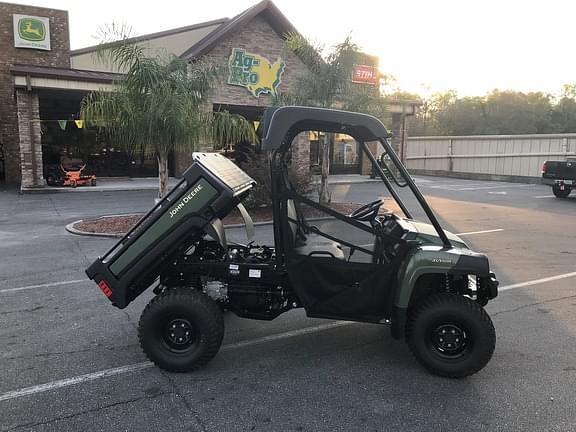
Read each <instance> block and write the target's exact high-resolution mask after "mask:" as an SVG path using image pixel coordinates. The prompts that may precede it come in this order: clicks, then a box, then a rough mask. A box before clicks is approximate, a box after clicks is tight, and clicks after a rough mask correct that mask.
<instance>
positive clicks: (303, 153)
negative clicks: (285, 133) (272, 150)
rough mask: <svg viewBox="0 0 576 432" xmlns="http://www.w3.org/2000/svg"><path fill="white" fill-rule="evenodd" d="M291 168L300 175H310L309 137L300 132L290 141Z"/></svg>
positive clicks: (306, 133) (305, 133)
mask: <svg viewBox="0 0 576 432" xmlns="http://www.w3.org/2000/svg"><path fill="white" fill-rule="evenodd" d="M291 168H292V170H293V172H294V173H297V174H298V175H299V176H302V177H309V176H310V139H309V137H308V132H302V133H300V134H298V135H297V136H296V138H294V141H293V142H292V167H291Z"/></svg>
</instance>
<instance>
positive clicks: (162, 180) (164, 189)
mask: <svg viewBox="0 0 576 432" xmlns="http://www.w3.org/2000/svg"><path fill="white" fill-rule="evenodd" d="M157 159H158V180H159V186H158V199H162V198H164V197H165V196H166V194H167V193H168V155H166V154H159V155H158V157H157Z"/></svg>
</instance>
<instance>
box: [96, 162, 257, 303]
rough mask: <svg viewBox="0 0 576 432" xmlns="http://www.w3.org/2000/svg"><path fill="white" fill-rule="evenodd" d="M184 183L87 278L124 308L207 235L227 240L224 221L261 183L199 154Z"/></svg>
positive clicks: (99, 260) (163, 200) (237, 169)
mask: <svg viewBox="0 0 576 432" xmlns="http://www.w3.org/2000/svg"><path fill="white" fill-rule="evenodd" d="M193 160H194V161H193V163H192V165H191V166H190V168H188V170H187V171H186V172H185V173H184V174H183V178H182V180H181V181H180V182H179V183H178V184H177V185H176V186H175V187H174V188H173V189H172V190H171V191H170V193H168V195H166V196H165V197H164V198H163V199H162V200H160V202H158V203H157V204H156V205H155V206H154V207H153V208H152V209H151V210H150V211H149V212H148V213H147V214H146V215H145V216H144V217H142V219H140V221H138V223H137V224H136V225H135V226H134V227H132V229H130V231H129V232H128V233H127V234H126V235H125V236H124V237H123V238H122V239H121V240H120V241H119V242H118V243H117V244H116V245H114V247H112V249H110V250H109V251H108V252H107V253H106V254H105V255H104V256H103V257H99V258H98V259H97V260H96V261H95V262H94V263H93V264H92V265H91V266H90V267H88V269H87V270H86V274H87V275H88V277H89V278H90V279H92V280H94V281H95V282H96V283H97V284H98V286H99V287H100V289H101V290H102V291H103V292H104V294H105V295H106V297H108V299H109V300H110V301H111V302H112V304H113V305H114V306H116V307H118V308H120V309H123V308H125V307H126V306H127V305H128V304H129V303H130V302H131V301H132V300H134V299H135V298H136V297H137V296H138V295H139V294H141V293H142V292H143V291H144V290H145V289H147V288H148V287H149V286H150V285H151V284H152V283H154V281H155V280H156V279H157V278H158V275H159V274H160V271H161V269H162V264H163V263H165V262H166V261H167V260H170V259H171V258H172V257H174V256H175V254H177V253H178V251H185V250H186V249H187V248H188V247H190V245H191V244H192V243H193V242H194V241H195V240H198V239H199V238H201V237H203V236H204V235H206V234H210V235H211V236H212V237H214V238H215V239H216V240H222V239H223V236H224V233H223V228H222V222H221V219H223V218H224V217H225V216H226V215H227V214H228V213H230V212H231V211H232V210H233V209H234V208H235V207H236V206H237V205H238V204H240V203H241V201H242V200H243V199H244V198H245V197H246V196H247V195H248V193H249V192H250V190H251V189H252V187H254V185H255V184H256V182H255V181H254V180H253V179H252V178H250V177H249V176H248V175H247V174H246V173H245V172H244V171H242V170H241V169H240V168H238V167H237V166H236V165H235V164H234V163H232V162H231V161H230V160H229V159H227V158H225V157H224V156H222V155H220V154H217V153H194V155H193Z"/></svg>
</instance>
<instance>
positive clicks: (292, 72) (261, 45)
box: [206, 16, 306, 106]
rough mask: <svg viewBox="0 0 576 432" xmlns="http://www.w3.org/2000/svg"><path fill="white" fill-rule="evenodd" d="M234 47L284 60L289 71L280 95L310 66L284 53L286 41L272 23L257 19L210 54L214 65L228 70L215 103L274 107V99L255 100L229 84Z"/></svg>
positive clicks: (280, 86) (239, 88)
mask: <svg viewBox="0 0 576 432" xmlns="http://www.w3.org/2000/svg"><path fill="white" fill-rule="evenodd" d="M232 48H243V49H245V50H246V51H248V52H251V53H255V54H259V55H261V56H263V57H265V58H266V59H268V60H269V61H270V62H275V61H276V60H277V59H278V58H279V57H281V58H282V59H283V60H284V63H285V64H286V68H285V69H284V74H283V75H282V82H281V83H280V85H279V87H278V91H279V92H283V93H284V92H289V91H290V90H292V89H293V88H294V86H296V85H297V83H298V80H299V78H300V77H301V76H302V74H303V73H304V72H305V71H306V66H305V65H304V63H302V60H300V59H299V58H298V57H297V56H295V55H294V54H293V53H291V52H289V51H285V50H284V40H283V39H282V38H281V37H280V36H278V35H277V34H276V32H275V31H274V30H273V29H272V27H270V25H269V24H268V22H267V21H266V20H265V19H264V18H262V17H261V16H257V17H255V18H254V19H253V20H252V21H250V22H249V23H248V25H246V27H245V28H244V29H242V30H240V31H238V32H237V33H235V34H233V35H230V36H229V37H228V38H227V39H225V40H224V41H222V42H221V43H220V44H219V45H217V46H216V47H214V49H213V50H212V51H210V53H208V54H207V55H206V59H207V60H209V61H210V62H213V63H214V64H219V65H222V66H224V67H226V70H225V72H226V73H225V74H224V76H223V78H222V82H221V84H220V86H219V87H218V88H217V89H216V91H215V94H214V96H213V98H212V99H213V102H214V103H222V104H231V105H249V106H271V105H272V96H270V95H264V94H262V95H260V97H254V96H253V95H252V94H251V93H250V92H249V91H248V90H247V89H246V88H244V87H240V86H234V85H230V84H228V83H227V81H228V74H227V72H228V69H227V65H228V59H229V57H230V54H231V53H232Z"/></svg>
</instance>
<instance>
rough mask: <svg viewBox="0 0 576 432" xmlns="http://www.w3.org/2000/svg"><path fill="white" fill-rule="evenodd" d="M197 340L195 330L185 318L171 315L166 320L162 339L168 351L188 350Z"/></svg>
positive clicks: (179, 351) (180, 351)
mask: <svg viewBox="0 0 576 432" xmlns="http://www.w3.org/2000/svg"><path fill="white" fill-rule="evenodd" d="M197 340H198V337H197V332H196V330H195V328H194V326H193V325H192V323H191V322H190V321H189V320H188V319H187V318H184V317H172V318H169V319H167V320H166V324H165V325H164V328H163V331H162V341H163V342H164V345H165V346H166V347H167V348H168V349H169V350H170V351H173V352H176V353H182V352H186V351H189V350H190V349H192V348H193V347H194V346H195V345H196V343H197Z"/></svg>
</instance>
